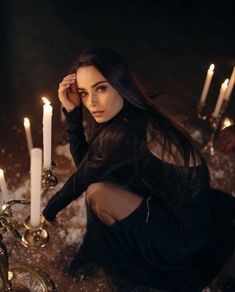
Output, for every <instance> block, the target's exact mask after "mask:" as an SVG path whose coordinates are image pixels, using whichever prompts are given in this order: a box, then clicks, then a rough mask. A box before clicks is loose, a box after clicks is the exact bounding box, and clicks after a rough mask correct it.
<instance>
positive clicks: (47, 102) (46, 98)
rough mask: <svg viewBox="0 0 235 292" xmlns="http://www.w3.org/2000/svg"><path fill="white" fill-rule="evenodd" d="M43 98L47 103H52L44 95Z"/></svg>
mask: <svg viewBox="0 0 235 292" xmlns="http://www.w3.org/2000/svg"><path fill="white" fill-rule="evenodd" d="M42 100H43V102H44V103H45V104H51V102H50V101H49V100H48V99H47V98H46V97H44V96H43V97H42Z"/></svg>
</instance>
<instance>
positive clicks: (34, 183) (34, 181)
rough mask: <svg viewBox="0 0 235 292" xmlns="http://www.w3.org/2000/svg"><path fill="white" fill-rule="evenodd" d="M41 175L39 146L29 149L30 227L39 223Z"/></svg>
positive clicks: (40, 151)
mask: <svg viewBox="0 0 235 292" xmlns="http://www.w3.org/2000/svg"><path fill="white" fill-rule="evenodd" d="M41 175H42V150H41V149H40V148H33V149H32V150H31V165H30V176H31V180H30V184H31V185H30V187H31V208H30V223H31V226H32V227H37V226H39V224H40V213H41Z"/></svg>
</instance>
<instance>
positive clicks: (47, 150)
mask: <svg viewBox="0 0 235 292" xmlns="http://www.w3.org/2000/svg"><path fill="white" fill-rule="evenodd" d="M42 99H43V101H44V105H43V167H44V168H45V169H48V168H50V166H51V130H52V106H51V105H50V101H49V100H48V99H46V98H45V97H43V98H42Z"/></svg>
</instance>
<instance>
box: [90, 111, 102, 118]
mask: <svg viewBox="0 0 235 292" xmlns="http://www.w3.org/2000/svg"><path fill="white" fill-rule="evenodd" d="M91 113H92V115H93V116H95V117H99V116H101V115H102V114H103V113H104V111H93V112H91Z"/></svg>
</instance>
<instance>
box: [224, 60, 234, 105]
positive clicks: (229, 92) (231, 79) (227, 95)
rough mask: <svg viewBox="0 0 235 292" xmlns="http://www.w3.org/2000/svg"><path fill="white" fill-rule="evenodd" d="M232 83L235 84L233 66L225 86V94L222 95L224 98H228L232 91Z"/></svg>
mask: <svg viewBox="0 0 235 292" xmlns="http://www.w3.org/2000/svg"><path fill="white" fill-rule="evenodd" d="M234 84H235V66H234V67H233V72H232V74H231V77H230V79H229V83H228V87H227V89H226V92H225V95H224V99H225V100H229V98H230V95H231V93H232V91H233V87H234Z"/></svg>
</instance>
